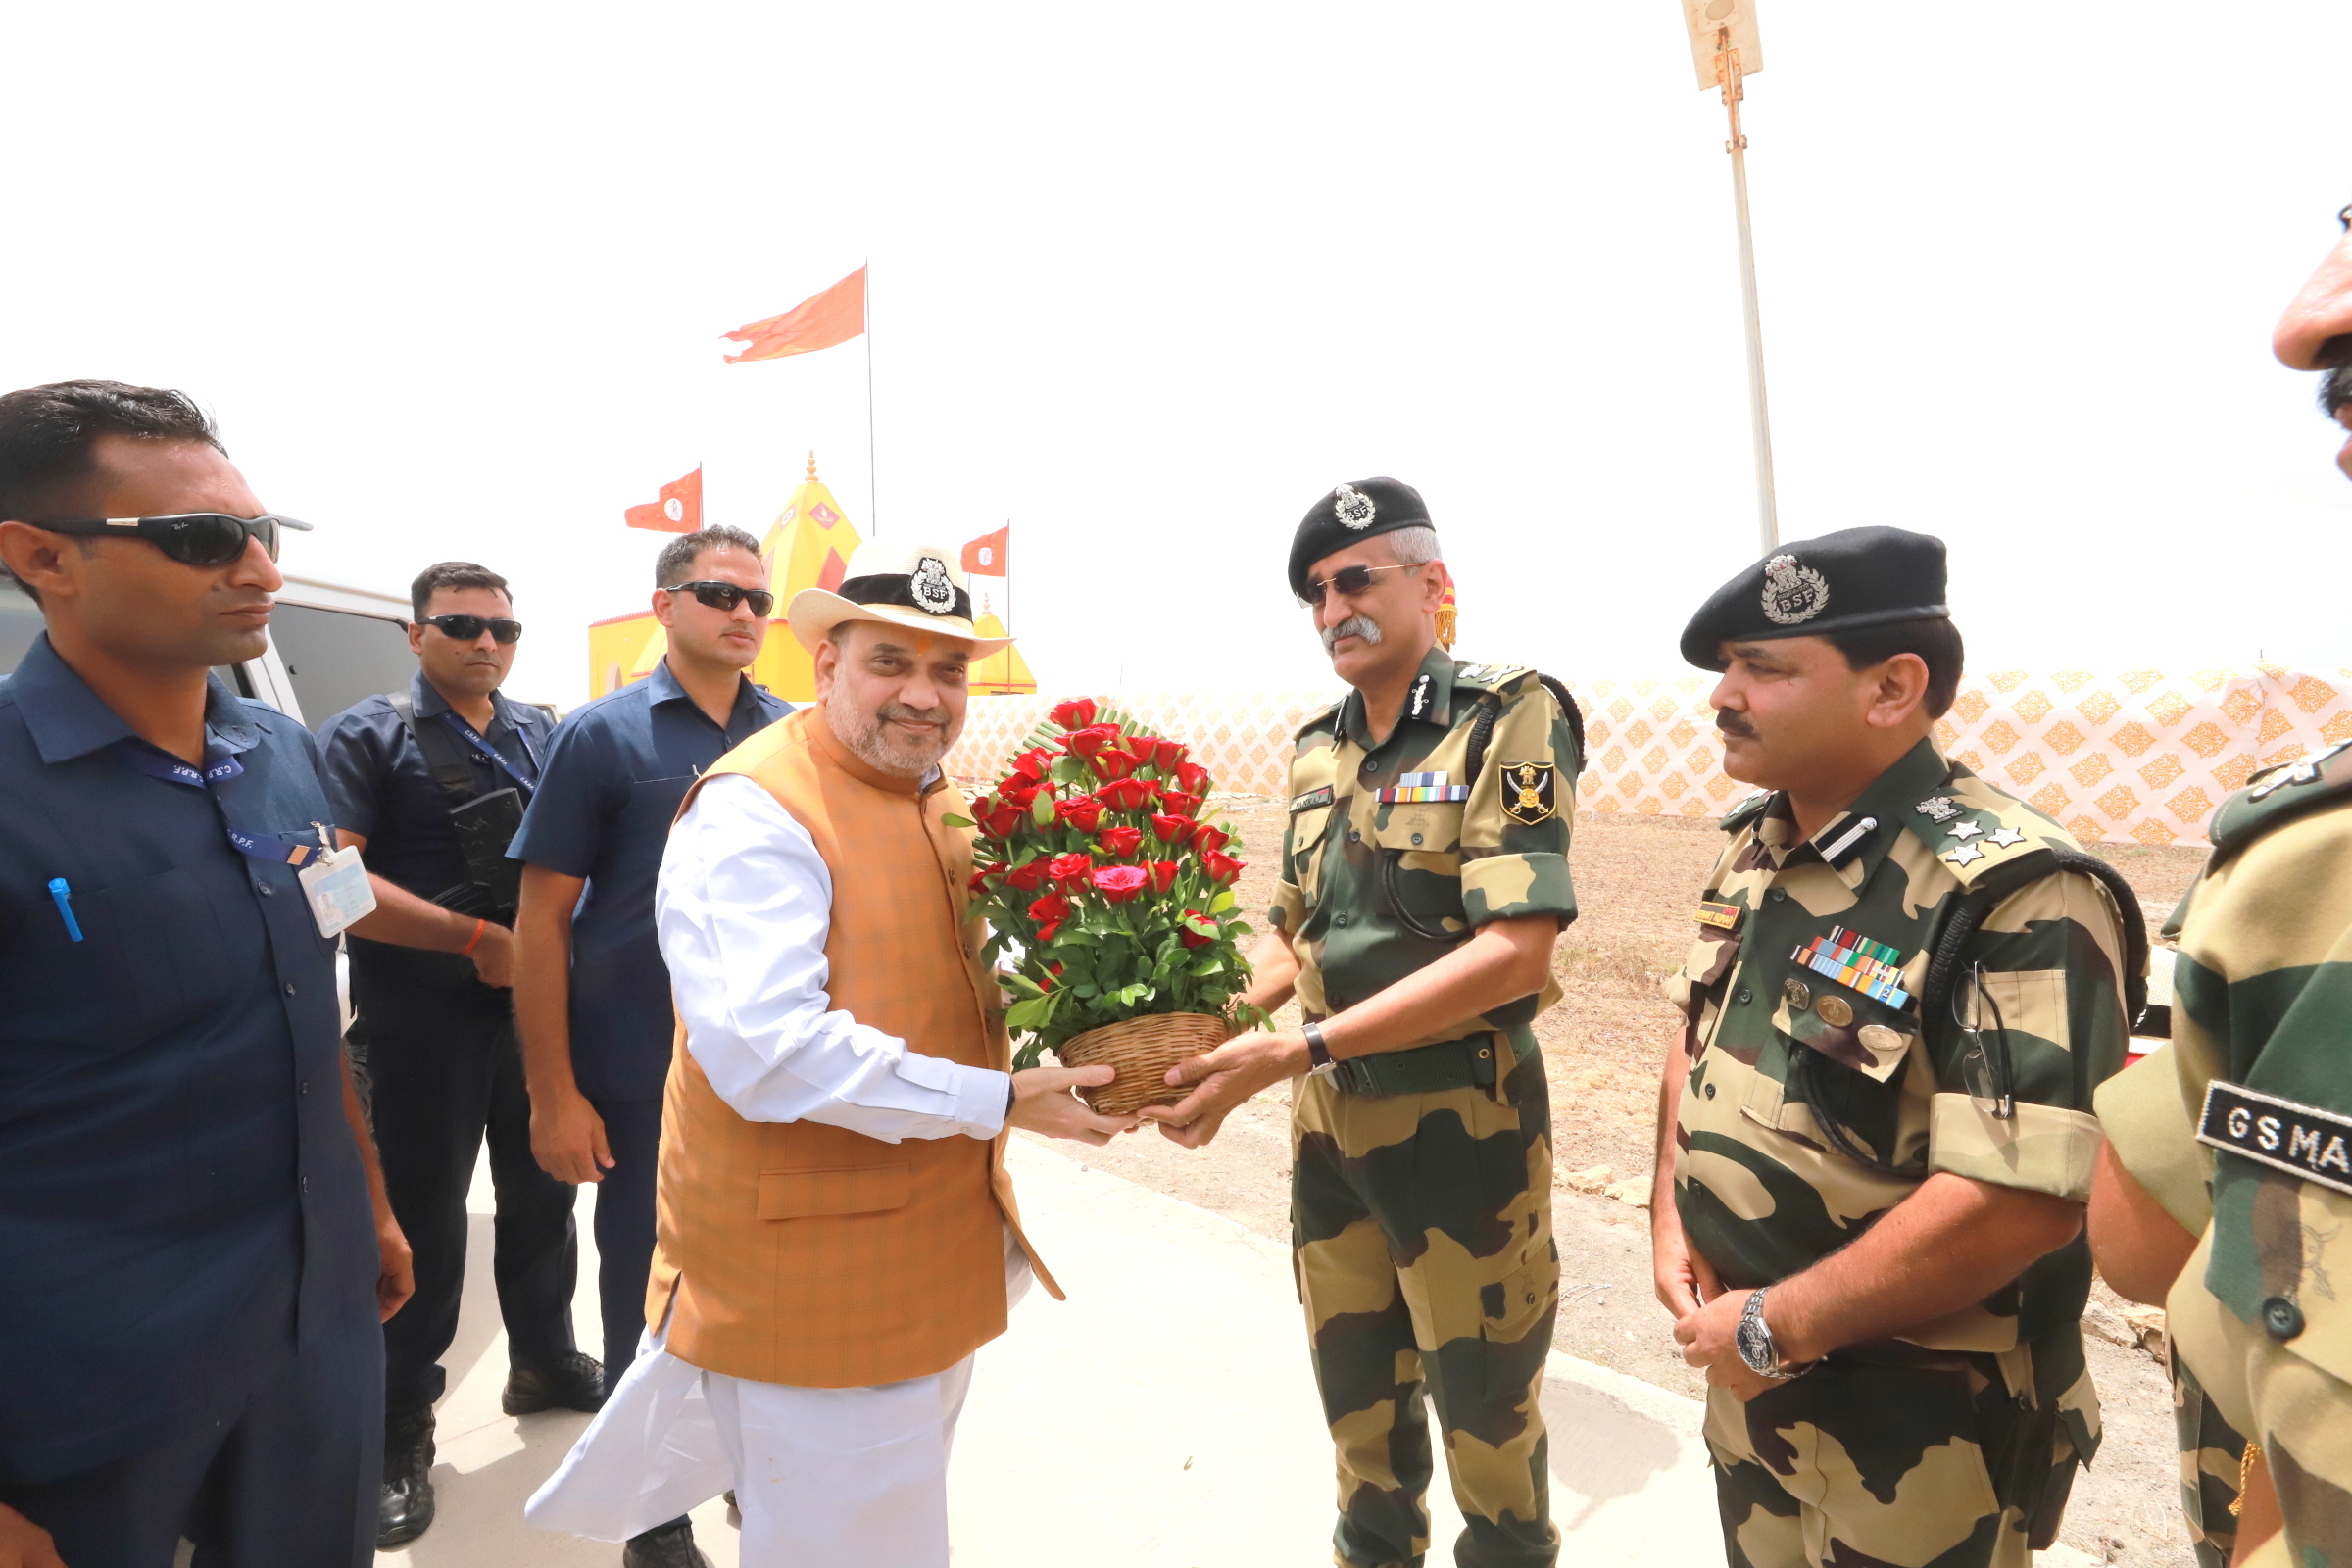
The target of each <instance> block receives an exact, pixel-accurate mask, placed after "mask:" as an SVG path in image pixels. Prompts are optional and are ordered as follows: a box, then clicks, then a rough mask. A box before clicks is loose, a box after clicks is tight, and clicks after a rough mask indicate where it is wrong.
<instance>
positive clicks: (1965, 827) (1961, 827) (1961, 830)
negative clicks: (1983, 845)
mask: <svg viewBox="0 0 2352 1568" xmlns="http://www.w3.org/2000/svg"><path fill="white" fill-rule="evenodd" d="M1949 831H1950V833H1951V835H1952V837H1954V838H1956V839H1958V840H1960V841H1961V842H1962V843H1963V844H1965V843H1967V842H1968V841H1969V840H1970V839H1973V838H1975V837H1976V836H1977V835H1978V834H1980V833H1982V832H1984V831H1985V830H1984V829H1983V828H1981V827H1979V826H1977V824H1976V823H1974V822H1959V823H1955V824H1953V826H1952V827H1951V828H1950V829H1949Z"/></svg>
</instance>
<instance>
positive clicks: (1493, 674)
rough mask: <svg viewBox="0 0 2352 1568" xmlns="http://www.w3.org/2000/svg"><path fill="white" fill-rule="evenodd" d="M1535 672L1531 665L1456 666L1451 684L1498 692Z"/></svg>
mask: <svg viewBox="0 0 2352 1568" xmlns="http://www.w3.org/2000/svg"><path fill="white" fill-rule="evenodd" d="M1535 672H1536V670H1535V666H1534V665H1532V664H1456V665H1454V666H1453V683H1454V684H1455V685H1456V686H1475V687H1477V688H1478V689H1479V690H1480V691H1488V692H1493V691H1500V690H1502V688H1504V687H1505V686H1508V685H1510V684H1511V683H1512V682H1513V681H1516V680H1519V679H1521V678H1523V677H1525V676H1528V675H1533V674H1534V673H1535Z"/></svg>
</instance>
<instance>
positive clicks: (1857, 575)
mask: <svg viewBox="0 0 2352 1568" xmlns="http://www.w3.org/2000/svg"><path fill="white" fill-rule="evenodd" d="M1950 618H1951V611H1950V610H1948V609H1946V608H1945V606H1944V603H1943V541H1942V540H1940V539H1938V538H1936V536H1935V535H1934V534H1927V533H1913V532H1911V531H1910V530H1909V529H1907V528H1885V527H1871V528H1840V529H1838V531H1837V532H1836V533H1825V534H1823V535H1822V536H1821V537H1820V538H1818V539H1799V540H1796V541H1794V542H1792V543H1789V544H1785V545H1783V546H1781V547H1780V548H1779V549H1778V550H1776V551H1774V552H1773V553H1772V554H1771V555H1769V556H1767V557H1765V558H1764V559H1763V560H1761V561H1759V562H1757V563H1756V564H1754V565H1751V566H1749V567H1748V568H1747V569H1746V570H1744V571H1742V572H1740V575H1738V576H1737V577H1734V578H1733V579H1732V580H1731V581H1730V582H1727V583H1725V584H1724V585H1723V586H1722V587H1721V588H1718V589H1716V590H1715V592H1714V594H1713V595H1712V596H1710V597H1709V598H1708V600H1707V602H1706V603H1705V604H1704V605H1702V606H1700V607H1699V611H1698V613H1697V614H1695V615H1693V616H1691V624H1690V625H1688V626H1686V627H1684V628H1683V658H1684V659H1685V660H1687V661H1689V662H1691V663H1693V664H1696V665H1697V666H1698V667H1699V668H1701V669H1721V668H1723V661H1722V660H1721V659H1720V658H1718V657H1717V655H1716V649H1717V648H1718V647H1719V646H1721V645H1722V644H1724V643H1727V642H1770V641H1773V640H1775V639H1777V638H1782V637H1818V636H1820V635H1822V634H1823V633H1825V632H1834V631H1853V630H1856V629H1858V628H1860V627H1863V626H1883V625H1886V624H1887V622H1889V621H1896V620H1948V619H1950Z"/></svg>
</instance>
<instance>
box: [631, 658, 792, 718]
mask: <svg viewBox="0 0 2352 1568" xmlns="http://www.w3.org/2000/svg"><path fill="white" fill-rule="evenodd" d="M646 685H647V687H648V691H647V693H646V699H645V700H646V702H647V703H648V704H649V705H659V704H662V703H688V704H692V703H693V702H694V698H693V697H692V696H691V695H689V694H688V692H687V690H686V688H685V687H683V686H681V685H679V684H678V677H677V675H676V674H675V673H674V672H672V671H671V669H670V667H669V660H668V658H667V657H666V656H664V657H663V658H662V659H661V660H659V661H658V662H656V663H655V664H654V672H653V673H652V674H651V675H648V676H647V677H646ZM695 711H696V712H698V713H700V712H702V709H701V707H700V706H699V705H698V706H696V707H695ZM758 717H760V688H759V687H757V686H755V685H753V684H752V677H751V676H749V675H747V674H738V675H737V676H736V677H735V706H734V707H733V708H732V709H730V710H729V711H728V713H727V726H726V727H727V730H728V732H729V733H730V734H732V733H733V732H734V731H735V730H736V729H737V728H739V727H740V726H741V725H742V724H743V722H744V720H746V719H749V718H758ZM765 727H766V726H765V725H764V724H761V725H760V728H765Z"/></svg>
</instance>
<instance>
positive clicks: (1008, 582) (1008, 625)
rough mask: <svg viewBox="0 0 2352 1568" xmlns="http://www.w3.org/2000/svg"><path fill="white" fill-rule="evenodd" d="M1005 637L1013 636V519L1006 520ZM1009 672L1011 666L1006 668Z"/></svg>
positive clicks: (1007, 518)
mask: <svg viewBox="0 0 2352 1568" xmlns="http://www.w3.org/2000/svg"><path fill="white" fill-rule="evenodd" d="M1011 635H1012V519H1011V518H1010V517H1006V518H1005V636H1007V637H1009V636H1011ZM1006 667H1007V669H1008V670H1009V668H1010V666H1009V665H1008V666H1006Z"/></svg>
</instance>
